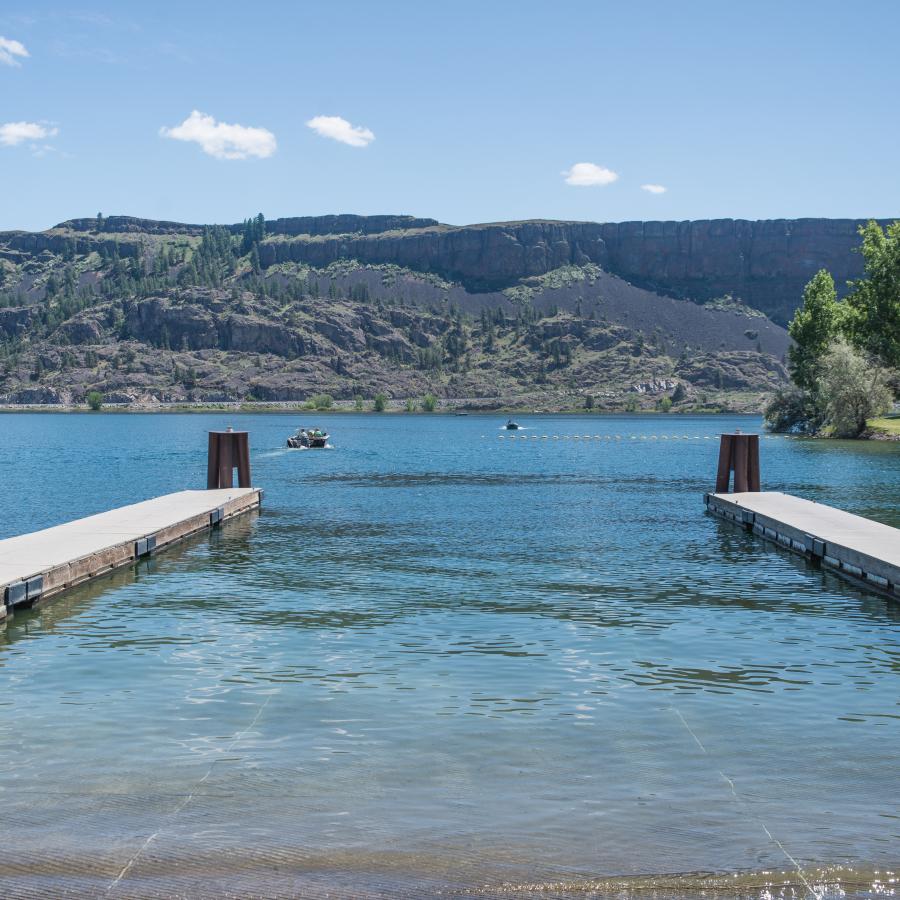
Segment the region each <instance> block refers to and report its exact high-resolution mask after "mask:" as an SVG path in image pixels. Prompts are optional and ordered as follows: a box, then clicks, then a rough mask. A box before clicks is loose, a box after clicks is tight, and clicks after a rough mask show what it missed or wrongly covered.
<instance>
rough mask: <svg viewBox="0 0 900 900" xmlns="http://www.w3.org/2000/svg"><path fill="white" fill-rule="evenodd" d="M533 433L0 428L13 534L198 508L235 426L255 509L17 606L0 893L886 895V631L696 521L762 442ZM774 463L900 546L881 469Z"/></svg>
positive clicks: (680, 428) (32, 421)
mask: <svg viewBox="0 0 900 900" xmlns="http://www.w3.org/2000/svg"><path fill="white" fill-rule="evenodd" d="M522 421H523V423H524V424H526V425H528V426H531V427H530V428H529V429H528V430H525V431H523V432H519V433H517V434H515V435H513V434H509V433H504V432H502V431H500V430H499V428H498V426H499V425H500V424H502V422H501V420H500V419H495V418H493V417H482V416H469V417H466V418H452V417H439V416H434V417H427V416H419V417H407V416H393V415H392V416H389V417H388V416H383V417H379V416H348V415H341V416H337V415H334V416H330V417H328V416H321V415H319V416H318V417H317V419H316V421H315V422H312V421H307V422H305V423H301V422H300V421H299V420H298V419H297V417H296V416H285V415H265V416H262V415H260V416H246V417H240V416H230V417H228V418H223V417H221V416H213V415H187V416H175V415H145V416H138V415H99V416H73V415H69V416H62V415H17V416H4V417H2V418H0V436H2V441H0V477H2V479H3V484H4V489H5V490H4V497H5V505H4V513H5V515H4V516H3V519H2V521H0V537H5V536H9V535H12V534H17V533H20V532H24V531H30V530H33V529H36V528H41V527H45V526H48V525H51V524H55V523H57V522H60V521H65V520H68V519H70V518H75V517H78V516H81V515H86V514H89V513H91V512H96V511H100V510H104V509H108V508H110V507H112V506H116V505H120V504H124V503H127V502H133V501H136V500H140V499H144V498H146V497H150V496H154V495H156V494H159V493H163V492H167V491H173V490H179V489H182V488H187V487H198V486H202V485H203V483H204V481H205V432H206V430H207V429H209V428H220V427H223V426H225V425H233V426H235V427H236V428H247V429H249V430H250V432H251V443H252V451H253V471H254V481H255V482H256V483H257V484H259V485H260V486H262V487H263V488H265V491H266V495H265V501H264V509H263V511H262V513H261V514H260V515H259V516H254V517H252V518H246V519H244V520H242V521H239V522H234V523H231V524H229V525H228V526H226V527H225V528H223V529H222V530H221V531H220V532H218V533H216V534H214V535H212V536H209V537H202V538H199V539H194V540H192V541H190V542H188V543H185V544H183V545H181V546H180V547H179V548H177V549H174V550H172V551H169V552H166V553H163V554H160V555H159V556H157V557H155V558H153V559H152V560H150V561H149V562H145V563H142V564H141V565H139V566H137V567H135V568H133V569H128V570H124V571H121V572H118V573H115V574H114V575H112V576H110V577H108V578H106V579H103V580H100V581H98V582H96V583H94V584H92V585H90V586H86V587H83V588H81V589H78V590H75V591H73V592H71V593H70V594H68V595H66V596H65V597H63V598H60V599H59V600H57V601H54V602H51V603H49V604H47V605H46V606H44V607H43V608H41V609H38V610H34V611H32V612H28V613H23V614H17V615H16V616H15V617H14V618H13V619H11V620H10V622H9V624H8V626H7V629H6V632H5V634H4V635H2V636H0V809H2V820H0V821H2V824H0V894H2V895H3V896H58V895H60V894H63V893H65V892H70V893H71V894H73V895H78V896H110V897H134V896H140V897H143V896H191V897H198V896H221V895H233V896H303V897H307V896H353V897H380V896H425V895H431V894H436V893H439V892H440V893H450V894H454V895H468V894H477V895H479V896H489V897H493V896H541V897H548V896H562V897H566V896H640V897H644V896H647V897H650V896H652V897H675V896H695V895H697V894H698V893H699V892H701V891H703V892H704V896H707V897H718V896H721V897H737V896H740V897H744V896H746V897H766V896H786V897H788V896H790V897H801V896H823V897H831V896H834V897H837V896H859V897H874V896H883V895H885V892H886V891H889V890H892V889H896V884H893V883H892V881H891V879H892V878H893V877H894V876H893V875H892V874H890V873H891V872H893V871H895V870H896V869H897V867H898V864H900V849H898V836H900V818H898V817H900V803H898V793H900V792H898V790H897V777H896V765H897V753H896V748H897V746H898V738H900V709H898V698H900V677H898V675H900V632H898V622H900V608H898V605H897V604H894V603H891V602H890V601H887V600H884V599H881V598H879V597H876V596H873V595H870V594H866V593H863V592H860V591H858V590H856V589H855V588H853V587H851V586H850V585H848V584H845V583H843V582H842V581H840V580H839V579H837V578H836V577H834V576H833V575H830V574H827V573H825V572H822V571H821V570H819V569H816V568H814V567H813V566H811V565H808V564H807V563H805V562H803V561H802V560H799V559H798V558H797V557H794V556H791V555H788V554H786V553H784V552H782V551H779V550H777V549H775V548H773V546H772V545H771V544H767V543H764V542H762V541H760V540H759V539H758V538H756V537H754V536H752V535H747V534H745V533H744V532H742V531H740V530H738V529H736V528H734V527H733V526H729V525H726V524H723V523H720V522H719V521H717V520H715V519H712V518H710V517H708V516H706V515H705V514H704V513H703V505H702V495H703V492H704V491H705V490H709V489H710V487H711V483H712V481H713V480H714V474H715V467H716V456H717V449H718V440H717V436H718V434H719V432H720V431H722V430H731V429H733V428H734V427H740V428H742V429H743V430H754V429H756V428H758V422H757V421H755V420H753V419H747V418H742V417H733V418H724V417H723V418H710V417H702V418H701V417H697V418H686V417H680V416H678V417H676V416H659V417H648V416H638V417H596V416H594V417H532V418H529V417H522ZM297 424H321V425H325V426H326V427H327V428H328V429H329V431H331V432H332V434H333V436H334V437H333V443H334V445H335V449H334V450H331V451H288V450H286V449H283V443H284V439H285V438H286V436H287V435H288V434H289V433H290V432H291V431H292V430H293V429H294V428H295V427H296V425H297ZM543 435H547V438H546V439H543V438H542V436H543ZM554 435H555V436H556V437H557V439H556V440H554ZM576 435H577V436H578V439H577V440H576V439H575V438H574V436H576ZM598 436H599V437H598ZM762 477H763V482H764V487H766V488H769V489H784V490H789V491H792V492H795V493H799V494H802V495H804V496H807V497H810V498H813V499H817V500H821V501H823V502H826V503H833V504H836V505H840V506H842V507H844V508H847V509H851V510H853V511H855V512H859V513H861V514H864V515H869V516H873V517H875V518H877V519H880V520H881V521H885V522H888V523H890V524H893V525H898V526H900V513H898V501H900V453H898V448H897V447H896V446H890V445H884V444H874V443H868V444H851V443H846V444H836V443H835V444H831V443H824V442H812V441H800V440H790V439H784V438H773V439H767V440H764V441H763V442H762ZM767 892H768V893H767Z"/></svg>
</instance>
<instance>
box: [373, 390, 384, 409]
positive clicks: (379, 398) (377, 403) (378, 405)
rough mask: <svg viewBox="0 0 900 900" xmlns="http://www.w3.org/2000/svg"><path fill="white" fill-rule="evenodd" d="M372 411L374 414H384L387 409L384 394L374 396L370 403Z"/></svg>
mask: <svg viewBox="0 0 900 900" xmlns="http://www.w3.org/2000/svg"><path fill="white" fill-rule="evenodd" d="M372 409H374V410H375V412H384V411H385V409H387V397H386V396H385V395H384V394H376V395H375V399H374V400H373V401H372Z"/></svg>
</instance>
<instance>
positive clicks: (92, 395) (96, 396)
mask: <svg viewBox="0 0 900 900" xmlns="http://www.w3.org/2000/svg"><path fill="white" fill-rule="evenodd" d="M84 399H85V400H86V401H87V405H88V406H89V407H90V408H91V409H92V410H94V412H96V411H97V410H98V409H100V408H101V407H102V406H103V394H101V393H100V391H88V392H87V396H86V397H85V398H84Z"/></svg>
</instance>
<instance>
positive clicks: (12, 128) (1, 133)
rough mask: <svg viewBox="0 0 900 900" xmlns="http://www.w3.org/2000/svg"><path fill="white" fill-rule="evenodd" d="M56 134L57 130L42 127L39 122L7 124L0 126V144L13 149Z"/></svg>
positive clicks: (47, 126) (49, 126)
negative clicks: (25, 142)
mask: <svg viewBox="0 0 900 900" xmlns="http://www.w3.org/2000/svg"><path fill="white" fill-rule="evenodd" d="M58 134H59V129H58V128H54V127H53V126H51V125H42V124H41V123H40V122H7V123H6V124H5V125H0V144H3V145H4V146H5V147H15V146H16V144H21V143H23V142H24V141H41V140H44V139H46V138H51V137H56V135H58Z"/></svg>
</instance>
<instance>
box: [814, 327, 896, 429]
mask: <svg viewBox="0 0 900 900" xmlns="http://www.w3.org/2000/svg"><path fill="white" fill-rule="evenodd" d="M888 377H889V373H888V372H887V370H885V369H884V368H882V367H881V366H879V365H877V364H875V363H874V362H873V361H872V360H871V359H869V358H867V357H866V356H865V355H864V354H862V353H860V352H859V351H858V350H856V349H855V348H853V347H851V346H850V344H848V343H847V342H846V341H844V340H839V341H836V342H835V343H834V344H833V345H832V346H831V348H830V349H829V350H828V352H827V353H826V354H825V356H824V358H823V360H822V374H821V376H820V380H819V384H818V385H817V388H818V393H819V395H820V396H821V398H822V401H823V403H824V408H825V410H826V414H827V422H828V424H829V425H830V426H831V427H832V429H833V431H832V433H833V434H834V436H835V437H849V438H855V437H859V436H860V435H861V434H862V433H863V432H864V431H865V430H866V422H867V420H868V419H870V418H872V417H873V416H878V415H881V414H882V413H883V412H885V411H886V410H888V409H889V408H890V405H891V401H892V400H893V392H892V391H891V389H890V386H889V381H888Z"/></svg>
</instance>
